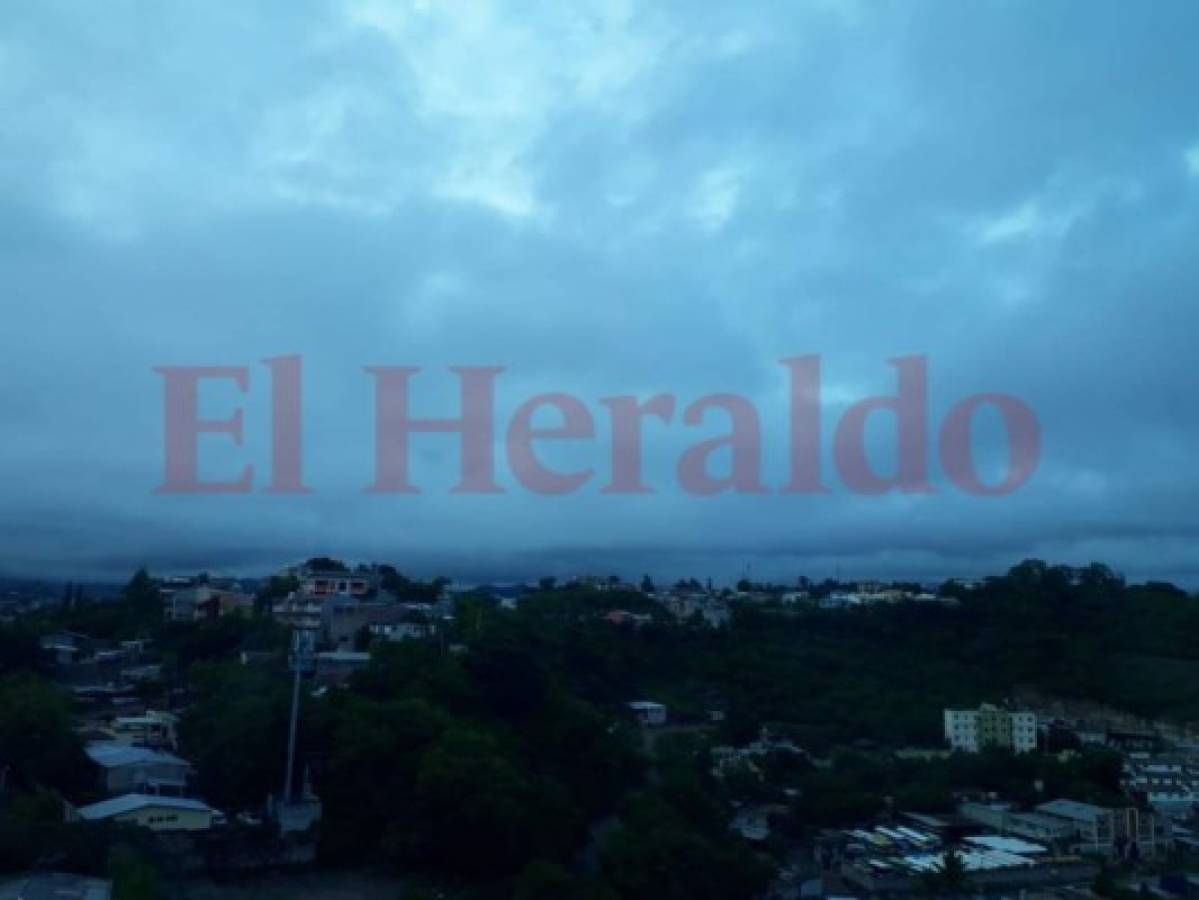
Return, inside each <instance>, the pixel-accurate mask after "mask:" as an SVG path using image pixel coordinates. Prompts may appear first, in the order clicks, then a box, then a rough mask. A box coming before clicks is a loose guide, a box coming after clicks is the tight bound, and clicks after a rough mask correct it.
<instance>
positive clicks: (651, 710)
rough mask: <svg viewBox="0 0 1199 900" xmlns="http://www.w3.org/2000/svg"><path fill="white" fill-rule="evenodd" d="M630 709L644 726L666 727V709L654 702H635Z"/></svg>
mask: <svg viewBox="0 0 1199 900" xmlns="http://www.w3.org/2000/svg"><path fill="white" fill-rule="evenodd" d="M629 709H631V710H632V711H633V715H634V716H636V717H637V721H638V722H640V723H641V724H642V725H665V724H666V707H665V706H663V705H662V704H661V703H654V702H653V701H652V700H634V701H633V702H632V703H630V704H629Z"/></svg>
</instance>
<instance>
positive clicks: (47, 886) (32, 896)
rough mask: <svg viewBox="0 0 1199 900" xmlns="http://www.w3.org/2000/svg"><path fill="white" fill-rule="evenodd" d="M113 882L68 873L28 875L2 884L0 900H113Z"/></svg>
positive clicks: (31, 873) (15, 877)
mask: <svg viewBox="0 0 1199 900" xmlns="http://www.w3.org/2000/svg"><path fill="white" fill-rule="evenodd" d="M111 898H112V882H111V881H108V880H107V879H105V878H89V877H88V876H86V875H74V874H68V873H66V872H26V873H24V874H22V875H16V876H13V877H8V878H5V879H4V880H0V900H111Z"/></svg>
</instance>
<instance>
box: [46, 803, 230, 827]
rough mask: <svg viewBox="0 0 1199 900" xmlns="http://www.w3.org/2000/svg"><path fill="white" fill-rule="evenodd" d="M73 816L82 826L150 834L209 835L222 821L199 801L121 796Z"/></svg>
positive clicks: (210, 808) (84, 808)
mask: <svg viewBox="0 0 1199 900" xmlns="http://www.w3.org/2000/svg"><path fill="white" fill-rule="evenodd" d="M74 816H75V817H76V818H78V819H80V820H82V821H84V822H103V821H113V822H125V823H128V824H131V825H140V826H141V827H143V828H149V829H150V830H151V831H208V830H209V829H210V828H212V827H213V825H215V824H218V823H219V822H220V821H222V820H223V817H222V816H221V814H220V813H218V812H217V811H216V810H215V809H213V808H212V807H210V806H209V805H208V804H207V803H205V802H204V801H202V800H189V799H186V798H184V797H161V796H157V795H153V794H124V795H123V796H120V797H113V798H112V799H110V800H102V801H100V802H99V803H93V804H91V805H90V806H81V807H79V808H78V809H77V810H75V811H74ZM70 817H71V816H70V814H69V813H68V818H70Z"/></svg>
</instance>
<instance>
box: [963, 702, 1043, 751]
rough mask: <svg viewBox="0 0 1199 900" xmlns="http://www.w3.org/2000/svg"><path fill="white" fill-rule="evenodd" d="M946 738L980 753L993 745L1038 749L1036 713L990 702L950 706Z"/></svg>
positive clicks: (1023, 749)
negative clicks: (958, 706)
mask: <svg viewBox="0 0 1199 900" xmlns="http://www.w3.org/2000/svg"><path fill="white" fill-rule="evenodd" d="M945 740H946V742H948V744H949V746H950V747H952V748H953V749H954V750H961V751H962V752H964V753H978V752H980V751H982V750H985V749H988V748H990V747H1003V748H1008V749H1011V750H1014V751H1015V752H1016V753H1028V752H1030V751H1032V750H1036V749H1037V716H1036V714H1035V713H1031V712H1023V711H1021V712H1016V711H1009V710H1006V709H1001V708H1000V707H998V706H995V705H993V704H990V703H984V704H983V705H982V706H980V707H979V708H978V709H947V710H945Z"/></svg>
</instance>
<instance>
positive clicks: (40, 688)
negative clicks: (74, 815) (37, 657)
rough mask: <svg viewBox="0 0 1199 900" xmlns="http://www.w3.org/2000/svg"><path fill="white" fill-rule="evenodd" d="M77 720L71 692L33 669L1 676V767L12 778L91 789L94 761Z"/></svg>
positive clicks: (27, 782)
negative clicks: (73, 717) (86, 752)
mask: <svg viewBox="0 0 1199 900" xmlns="http://www.w3.org/2000/svg"><path fill="white" fill-rule="evenodd" d="M71 725H72V722H71V706H70V703H69V701H68V699H67V697H66V696H65V695H64V694H63V693H62V692H61V691H60V690H59V689H58V688H56V687H55V686H53V685H52V684H50V683H49V682H47V681H45V680H44V679H42V678H40V677H38V676H36V675H33V674H30V673H22V674H16V675H8V676H5V677H3V678H0V768H4V769H7V781H8V784H9V785H10V786H14V785H15V786H27V787H37V786H40V785H47V786H50V787H54V788H57V789H58V790H60V791H62V792H63V793H65V794H69V795H74V793H75V792H78V791H82V790H85V789H86V788H87V787H88V782H89V776H88V773H89V771H90V767H89V764H88V761H87V757H86V756H84V754H83V745H82V743H81V741H80V740H79V737H78V735H76V733H75V731H74V729H73V728H72V727H71Z"/></svg>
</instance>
